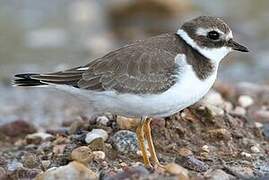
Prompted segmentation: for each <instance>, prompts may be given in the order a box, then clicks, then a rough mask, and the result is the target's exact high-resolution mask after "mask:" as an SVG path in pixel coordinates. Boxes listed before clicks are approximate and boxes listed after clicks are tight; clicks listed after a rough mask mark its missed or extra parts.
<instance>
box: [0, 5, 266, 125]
mask: <svg viewBox="0 0 269 180" xmlns="http://www.w3.org/2000/svg"><path fill="white" fill-rule="evenodd" d="M268 8H269V1H268V0H259V1H253V0H237V1H229V2H227V1H226V0H218V1H212V0H165V1H164V0H109V1H108V0H84V1H83V0H80V1H79V0H57V1H54V0H46V1H43V0H23V1H21V0H0V47H1V48H0V92H1V96H0V124H1V123H3V122H7V121H12V120H15V119H19V118H21V119H25V120H31V121H33V122H34V123H35V124H38V125H41V126H42V127H44V126H52V125H57V123H59V122H61V120H63V119H72V118H75V117H76V116H78V115H81V114H82V113H85V114H86V113H87V109H86V108H83V107H84V106H83V105H81V104H80V103H79V102H77V101H76V99H73V98H71V97H68V98H66V96H65V95H63V94H61V93H59V92H56V91H53V90H50V89H38V88H33V89H18V88H14V87H11V86H10V80H11V79H12V76H13V75H14V74H16V73H22V72H40V71H41V72H42V71H56V70H62V69H65V68H69V67H72V66H77V65H81V64H86V63H88V62H89V61H90V60H92V59H95V58H97V57H100V56H102V55H104V54H105V53H107V52H108V51H110V50H113V49H117V48H118V47H120V46H122V45H124V44H126V43H130V42H132V41H134V40H137V39H144V38H147V37H149V36H153V35H158V34H160V33H164V32H175V31H176V30H177V29H178V28H179V27H180V25H181V24H182V23H183V22H184V21H185V20H188V19H190V18H193V17H196V16H199V15H211V16H220V17H223V18H224V19H225V21H226V22H227V23H228V24H229V25H230V26H231V27H232V30H233V33H234V37H235V39H237V40H238V41H239V42H241V43H242V44H244V45H246V46H247V47H248V48H249V49H250V51H251V52H250V53H237V52H235V53H232V54H230V55H229V56H228V57H227V58H226V59H225V60H224V61H223V62H222V66H221V69H220V73H219V80H221V81H224V82H228V83H236V82H239V81H240V82H241V81H251V82H255V83H263V84H266V83H268V82H269V77H268V75H269V71H268V67H269V60H268V57H269V11H268ZM71 103H72V106H71V105H70V104H71ZM75 103H77V105H75V106H74V104H75Z"/></svg>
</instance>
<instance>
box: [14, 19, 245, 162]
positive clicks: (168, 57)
mask: <svg viewBox="0 0 269 180" xmlns="http://www.w3.org/2000/svg"><path fill="white" fill-rule="evenodd" d="M234 50H235V51H241V52H248V48H247V47H245V46H243V45H241V44H239V43H237V42H236V41H235V40H234V38H233V33H232V30H231V29H230V27H229V26H228V25H227V24H226V23H225V21H224V20H223V19H222V18H219V17H212V16H199V17H196V18H193V19H190V20H188V21H186V22H185V23H183V25H182V26H181V27H180V28H178V30H177V31H176V32H174V33H165V34H160V35H156V36H153V37H149V38H147V39H144V40H138V41H135V42H133V43H130V44H128V45H126V46H123V47H121V48H119V49H117V50H114V51H111V52H109V53H107V54H106V55H104V56H103V57H100V58H97V59H94V60H92V61H90V62H89V63H88V64H86V65H82V66H77V67H74V68H71V69H67V70H63V71H57V72H52V73H51V72H50V73H40V74H38V73H24V74H16V75H15V79H14V85H16V86H42V87H43V86H45V87H55V88H57V89H60V90H62V91H66V92H68V93H71V94H74V95H76V96H77V97H80V98H82V99H84V100H86V101H87V102H89V104H90V106H91V108H93V109H94V112H95V113H96V114H100V113H105V112H110V113H112V114H115V115H121V116H125V117H130V118H139V119H140V122H139V125H138V127H137V129H136V135H137V139H138V145H139V147H140V150H141V152H142V158H143V161H144V164H145V166H151V167H152V166H157V167H164V166H163V165H162V164H161V163H160V161H159V160H158V157H157V153H156V151H155V147H154V143H153V140H152V134H151V126H150V123H151V121H152V120H154V119H156V118H164V117H168V116H170V115H173V114H175V113H177V112H179V111H181V110H183V109H184V108H187V107H189V106H190V105H192V104H194V103H196V102H197V101H199V100H200V99H201V98H202V97H203V96H205V95H206V93H207V92H208V91H209V90H210V88H211V87H212V86H213V84H214V82H215V80H216V78H217V72H218V67H219V64H220V62H221V60H222V59H223V58H224V57H225V56H226V55H227V54H228V53H230V52H231V51H234ZM145 142H147V144H148V151H149V153H150V158H149V155H148V153H147V149H146V147H145Z"/></svg>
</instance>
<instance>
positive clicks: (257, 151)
mask: <svg viewBox="0 0 269 180" xmlns="http://www.w3.org/2000/svg"><path fill="white" fill-rule="evenodd" d="M250 150H251V152H253V153H260V152H261V150H260V148H259V146H258V145H254V146H251V147H250Z"/></svg>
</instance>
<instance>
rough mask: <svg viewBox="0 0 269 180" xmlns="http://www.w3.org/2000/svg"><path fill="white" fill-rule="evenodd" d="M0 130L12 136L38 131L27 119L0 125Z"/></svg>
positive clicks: (22, 135) (21, 135)
mask: <svg viewBox="0 0 269 180" xmlns="http://www.w3.org/2000/svg"><path fill="white" fill-rule="evenodd" d="M0 132H1V134H4V135H6V136H10V137H24V136H26V135H27V134H32V133H34V132H36V129H35V127H34V126H33V125H32V124H30V123H28V122H26V121H23V120H17V121H13V122H11V123H7V124H4V125H2V126H0Z"/></svg>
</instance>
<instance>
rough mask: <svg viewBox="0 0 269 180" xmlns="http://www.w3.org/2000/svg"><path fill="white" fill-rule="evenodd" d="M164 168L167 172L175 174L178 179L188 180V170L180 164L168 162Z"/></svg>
mask: <svg viewBox="0 0 269 180" xmlns="http://www.w3.org/2000/svg"><path fill="white" fill-rule="evenodd" d="M164 168H165V170H166V171H167V172H168V173H171V174H173V175H177V176H178V178H179V179H182V180H189V179H190V178H189V175H188V170H187V169H185V168H183V167H182V166H180V165H178V164H176V163H169V164H167V165H165V167H164Z"/></svg>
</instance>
